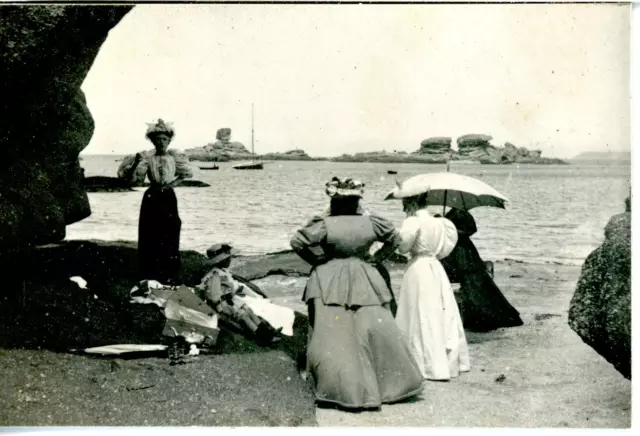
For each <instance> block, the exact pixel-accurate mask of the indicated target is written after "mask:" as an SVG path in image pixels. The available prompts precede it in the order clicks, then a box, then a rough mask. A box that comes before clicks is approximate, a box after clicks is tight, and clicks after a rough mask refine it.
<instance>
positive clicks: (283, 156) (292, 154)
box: [261, 149, 323, 160]
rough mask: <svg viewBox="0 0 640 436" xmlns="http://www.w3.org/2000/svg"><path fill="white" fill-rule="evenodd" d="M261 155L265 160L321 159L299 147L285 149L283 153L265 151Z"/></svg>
mask: <svg viewBox="0 0 640 436" xmlns="http://www.w3.org/2000/svg"><path fill="white" fill-rule="evenodd" d="M261 157H262V159H265V160H323V159H319V158H313V157H311V156H309V155H308V154H307V153H306V152H305V151H304V150H301V149H295V150H289V151H285V152H284V153H280V152H275V153H267V154H264V155H262V156H261Z"/></svg>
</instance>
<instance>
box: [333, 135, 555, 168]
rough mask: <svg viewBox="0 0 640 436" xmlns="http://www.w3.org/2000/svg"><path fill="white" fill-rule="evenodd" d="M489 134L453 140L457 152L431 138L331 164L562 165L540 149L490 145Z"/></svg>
mask: <svg viewBox="0 0 640 436" xmlns="http://www.w3.org/2000/svg"><path fill="white" fill-rule="evenodd" d="M492 139H493V138H492V137H491V136H489V135H482V134H469V135H464V136H461V137H459V138H458V139H457V141H456V142H457V145H458V149H457V150H454V149H453V148H452V147H451V145H452V139H451V138H450V137H444V136H434V137H431V138H427V139H425V140H423V141H422V142H420V148H419V149H418V150H416V151H415V152H413V153H411V154H406V153H400V152H393V153H390V152H386V151H374V152H366V153H356V154H353V155H352V154H343V155H342V156H338V157H335V158H332V159H331V160H332V161H335V162H386V163H426V164H445V163H447V162H449V161H454V162H455V161H463V162H478V163H482V164H492V165H504V164H512V163H522V164H526V163H531V164H566V162H564V161H562V160H560V159H554V158H543V157H541V154H542V152H541V151H540V150H528V149H527V148H525V147H520V148H517V147H516V146H515V145H513V144H511V143H509V142H507V143H505V145H504V147H496V146H494V145H493V144H491V140H492Z"/></svg>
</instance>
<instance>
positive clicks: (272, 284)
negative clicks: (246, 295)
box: [256, 261, 631, 428]
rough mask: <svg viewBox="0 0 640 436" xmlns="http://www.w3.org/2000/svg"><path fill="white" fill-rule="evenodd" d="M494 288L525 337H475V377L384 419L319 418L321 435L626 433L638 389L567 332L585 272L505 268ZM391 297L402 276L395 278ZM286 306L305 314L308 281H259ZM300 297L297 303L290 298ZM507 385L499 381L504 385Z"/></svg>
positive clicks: (393, 408) (508, 333)
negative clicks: (369, 431) (375, 431)
mask: <svg viewBox="0 0 640 436" xmlns="http://www.w3.org/2000/svg"><path fill="white" fill-rule="evenodd" d="M495 274H496V282H497V283H498V286H500V288H501V289H502V291H503V293H504V294H505V296H506V297H507V298H508V299H509V301H510V302H511V303H512V304H513V305H514V306H515V307H516V308H517V309H518V310H519V311H520V313H521V316H522V319H523V321H524V323H525V325H524V326H522V327H516V328H510V329H500V330H498V331H494V332H490V333H468V334H467V339H468V341H469V346H470V353H471V359H472V362H471V363H472V369H471V371H470V372H469V373H465V374H462V375H461V376H460V377H459V378H457V379H454V380H452V381H450V382H448V383H438V382H428V383H427V385H426V388H425V391H424V394H423V395H422V397H421V399H419V400H417V401H415V402H411V403H403V404H395V405H385V406H383V407H382V410H381V411H380V412H363V413H350V412H343V411H338V410H333V409H321V408H317V410H316V417H317V421H318V423H319V425H321V426H430V427H435V426H437V427H524V428H536V427H556V428H557V427H570V428H628V427H630V425H631V382H630V381H629V380H627V379H625V378H624V377H623V376H622V375H620V373H618V372H617V371H616V370H615V369H614V368H613V366H612V365H610V364H609V363H608V362H606V361H605V360H604V359H603V358H602V357H601V356H600V355H598V354H597V353H596V352H595V351H593V349H591V348H590V347H589V346H587V345H586V344H584V343H583V342H582V340H581V339H580V337H578V335H576V334H575V333H574V332H573V331H572V330H571V329H570V328H569V326H568V324H567V312H568V308H569V302H570V300H571V297H572V295H573V292H574V290H575V287H576V283H577V280H578V277H579V275H580V267H574V266H564V265H552V264H544V265H537V264H524V263H519V262H511V261H506V262H498V263H496V265H495ZM391 275H392V282H393V286H394V288H397V287H399V285H400V280H401V277H402V270H401V269H400V268H394V269H393V270H392V271H391ZM256 283H257V284H259V285H260V286H263V287H264V288H265V290H266V291H267V292H268V293H269V294H272V295H276V294H279V295H280V297H278V298H276V300H277V301H280V302H281V303H282V304H284V305H288V306H290V307H294V308H298V309H304V308H303V306H302V305H301V304H300V303H301V302H300V301H299V296H300V295H302V288H303V287H304V278H291V277H284V276H279V277H278V276H272V277H267V278H264V279H261V280H257V281H256ZM294 289H299V291H300V292H299V293H296V297H286V296H283V295H282V293H283V290H287V292H288V293H289V295H291V292H293V290H294ZM501 376H504V380H503V381H497V379H498V380H500V379H502V377H501Z"/></svg>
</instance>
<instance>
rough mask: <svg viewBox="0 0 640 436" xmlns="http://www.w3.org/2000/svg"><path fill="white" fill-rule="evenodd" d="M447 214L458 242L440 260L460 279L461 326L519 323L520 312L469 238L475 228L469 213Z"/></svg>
mask: <svg viewBox="0 0 640 436" xmlns="http://www.w3.org/2000/svg"><path fill="white" fill-rule="evenodd" d="M446 218H448V219H449V220H451V221H452V222H453V224H454V225H455V226H456V229H457V230H458V243H457V244H456V247H455V248H454V249H453V251H452V252H451V254H450V255H449V256H447V257H446V258H444V259H442V261H441V262H442V266H443V267H444V269H445V271H446V272H447V275H448V276H449V279H450V280H451V281H452V282H457V283H460V291H459V295H458V296H459V298H458V304H459V307H460V315H461V316H462V323H463V325H464V328H465V329H467V330H470V331H489V330H495V329H498V328H501V327H516V326H521V325H522V324H523V322H522V319H521V318H520V314H519V313H518V311H517V310H516V309H515V308H514V307H513V306H512V305H511V304H510V303H509V301H507V299H506V298H505V296H504V295H502V292H501V291H500V288H498V286H497V285H496V284H495V282H494V281H493V279H492V278H491V276H490V275H489V272H488V271H487V269H486V266H485V264H484V262H483V261H482V258H481V257H480V254H479V253H478V250H477V249H476V247H475V245H474V244H473V242H472V241H471V235H473V234H474V233H476V231H477V228H476V223H475V220H474V219H473V217H472V216H471V214H470V213H468V212H466V211H462V210H458V209H451V211H449V213H447V215H446Z"/></svg>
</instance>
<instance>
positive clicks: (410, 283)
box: [396, 194, 471, 381]
mask: <svg viewBox="0 0 640 436" xmlns="http://www.w3.org/2000/svg"><path fill="white" fill-rule="evenodd" d="M427 195H428V194H423V195H421V196H416V197H410V198H406V199H404V200H403V207H404V211H405V213H406V214H407V218H406V219H405V221H404V223H403V225H402V228H401V229H400V237H401V243H400V246H399V248H398V251H400V252H401V253H410V254H411V261H410V263H409V266H408V267H407V271H406V272H405V275H404V278H403V280H402V287H401V291H400V295H399V297H398V313H397V314H396V322H397V324H398V327H399V328H400V330H401V331H402V332H403V333H404V334H405V335H406V337H407V340H408V341H409V344H410V348H411V352H412V354H413V356H414V358H415V360H416V361H417V362H418V365H419V366H420V370H421V372H422V376H423V377H424V378H425V379H427V380H439V381H447V380H449V379H451V378H453V377H457V376H458V375H459V373H460V372H466V371H469V370H470V368H471V364H470V361H469V349H468V345H467V340H466V338H465V334H464V329H463V327H462V320H461V318H460V312H459V310H458V305H457V303H456V299H455V296H454V294H453V289H452V288H451V283H450V282H449V278H448V277H447V274H446V272H445V270H444V268H443V267H442V264H441V263H440V260H439V259H442V258H444V257H446V256H447V255H449V253H451V251H452V250H453V248H454V247H455V245H456V242H457V241H458V233H457V231H456V227H455V226H454V225H453V223H452V222H451V221H449V220H448V219H446V218H436V217H434V216H432V215H431V214H430V213H429V211H427V209H426V202H425V200H426V196H427Z"/></svg>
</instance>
